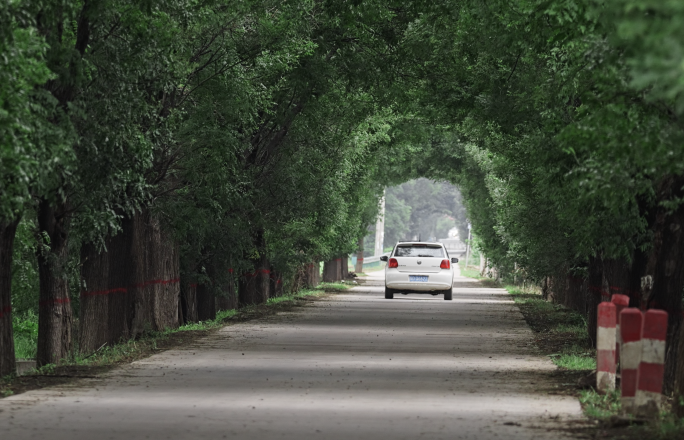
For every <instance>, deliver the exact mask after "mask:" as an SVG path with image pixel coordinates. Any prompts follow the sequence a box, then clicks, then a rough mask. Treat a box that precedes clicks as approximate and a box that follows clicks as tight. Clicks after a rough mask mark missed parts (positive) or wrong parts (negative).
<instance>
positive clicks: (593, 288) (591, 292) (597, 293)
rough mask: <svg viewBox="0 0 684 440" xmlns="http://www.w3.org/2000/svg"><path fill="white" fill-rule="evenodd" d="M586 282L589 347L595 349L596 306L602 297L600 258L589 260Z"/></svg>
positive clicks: (596, 328) (601, 265) (601, 266)
mask: <svg viewBox="0 0 684 440" xmlns="http://www.w3.org/2000/svg"><path fill="white" fill-rule="evenodd" d="M587 281H588V286H587V296H586V297H587V330H588V332H589V339H590V340H591V345H592V346H593V347H596V332H597V330H598V321H597V319H598V305H599V303H600V302H601V299H602V297H603V264H602V262H601V258H600V257H591V258H589V279H588V280H587Z"/></svg>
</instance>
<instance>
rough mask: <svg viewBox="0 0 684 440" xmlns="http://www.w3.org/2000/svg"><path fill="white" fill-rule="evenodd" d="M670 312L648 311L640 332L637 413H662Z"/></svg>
mask: <svg viewBox="0 0 684 440" xmlns="http://www.w3.org/2000/svg"><path fill="white" fill-rule="evenodd" d="M667 317H668V315H667V312H665V311H664V310H653V309H652V310H648V311H647V312H646V313H644V322H643V327H642V331H641V362H640V363H639V371H638V372H637V391H636V397H635V399H634V400H635V407H636V412H637V414H643V415H652V414H655V413H657V412H658V411H659V405H660V403H661V400H662V396H661V393H662V390H663V373H664V371H665V368H664V365H665V339H666V338H667Z"/></svg>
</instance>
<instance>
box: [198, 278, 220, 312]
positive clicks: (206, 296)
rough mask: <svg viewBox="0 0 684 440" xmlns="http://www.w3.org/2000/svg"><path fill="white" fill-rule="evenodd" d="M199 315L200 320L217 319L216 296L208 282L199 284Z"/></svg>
mask: <svg viewBox="0 0 684 440" xmlns="http://www.w3.org/2000/svg"><path fill="white" fill-rule="evenodd" d="M197 317H198V318H199V320H200V321H210V320H212V319H216V296H215V295H214V294H213V292H212V291H211V286H209V285H208V284H206V283H200V284H198V285H197Z"/></svg>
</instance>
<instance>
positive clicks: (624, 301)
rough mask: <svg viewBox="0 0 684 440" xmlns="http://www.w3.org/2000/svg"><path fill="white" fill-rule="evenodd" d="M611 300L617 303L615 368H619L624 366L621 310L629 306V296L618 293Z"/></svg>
mask: <svg viewBox="0 0 684 440" xmlns="http://www.w3.org/2000/svg"><path fill="white" fill-rule="evenodd" d="M610 302H612V303H613V304H615V316H616V317H617V322H616V324H615V338H616V340H615V365H616V368H615V369H616V370H617V369H618V367H619V368H622V366H620V344H621V343H622V338H621V336H620V312H622V311H623V310H624V309H626V308H627V307H629V297H628V296H627V295H621V294H619V293H616V294H614V295H613V296H612V297H611V298H610Z"/></svg>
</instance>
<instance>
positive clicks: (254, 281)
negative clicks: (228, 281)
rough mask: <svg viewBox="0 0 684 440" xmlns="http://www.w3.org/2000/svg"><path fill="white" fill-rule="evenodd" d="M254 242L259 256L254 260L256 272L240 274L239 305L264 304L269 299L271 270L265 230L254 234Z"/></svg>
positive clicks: (253, 264)
mask: <svg viewBox="0 0 684 440" xmlns="http://www.w3.org/2000/svg"><path fill="white" fill-rule="evenodd" d="M254 244H255V247H256V249H257V252H258V254H259V256H258V258H256V259H253V260H252V266H253V267H254V272H248V273H244V274H242V276H240V281H239V283H238V305H239V306H240V307H244V306H250V305H255V304H263V303H265V302H266V301H268V294H269V291H270V287H271V285H270V284H271V283H270V280H269V278H270V273H271V270H270V264H269V262H268V258H267V257H266V240H265V238H264V231H263V230H260V231H258V232H257V233H256V234H255V235H254Z"/></svg>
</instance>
